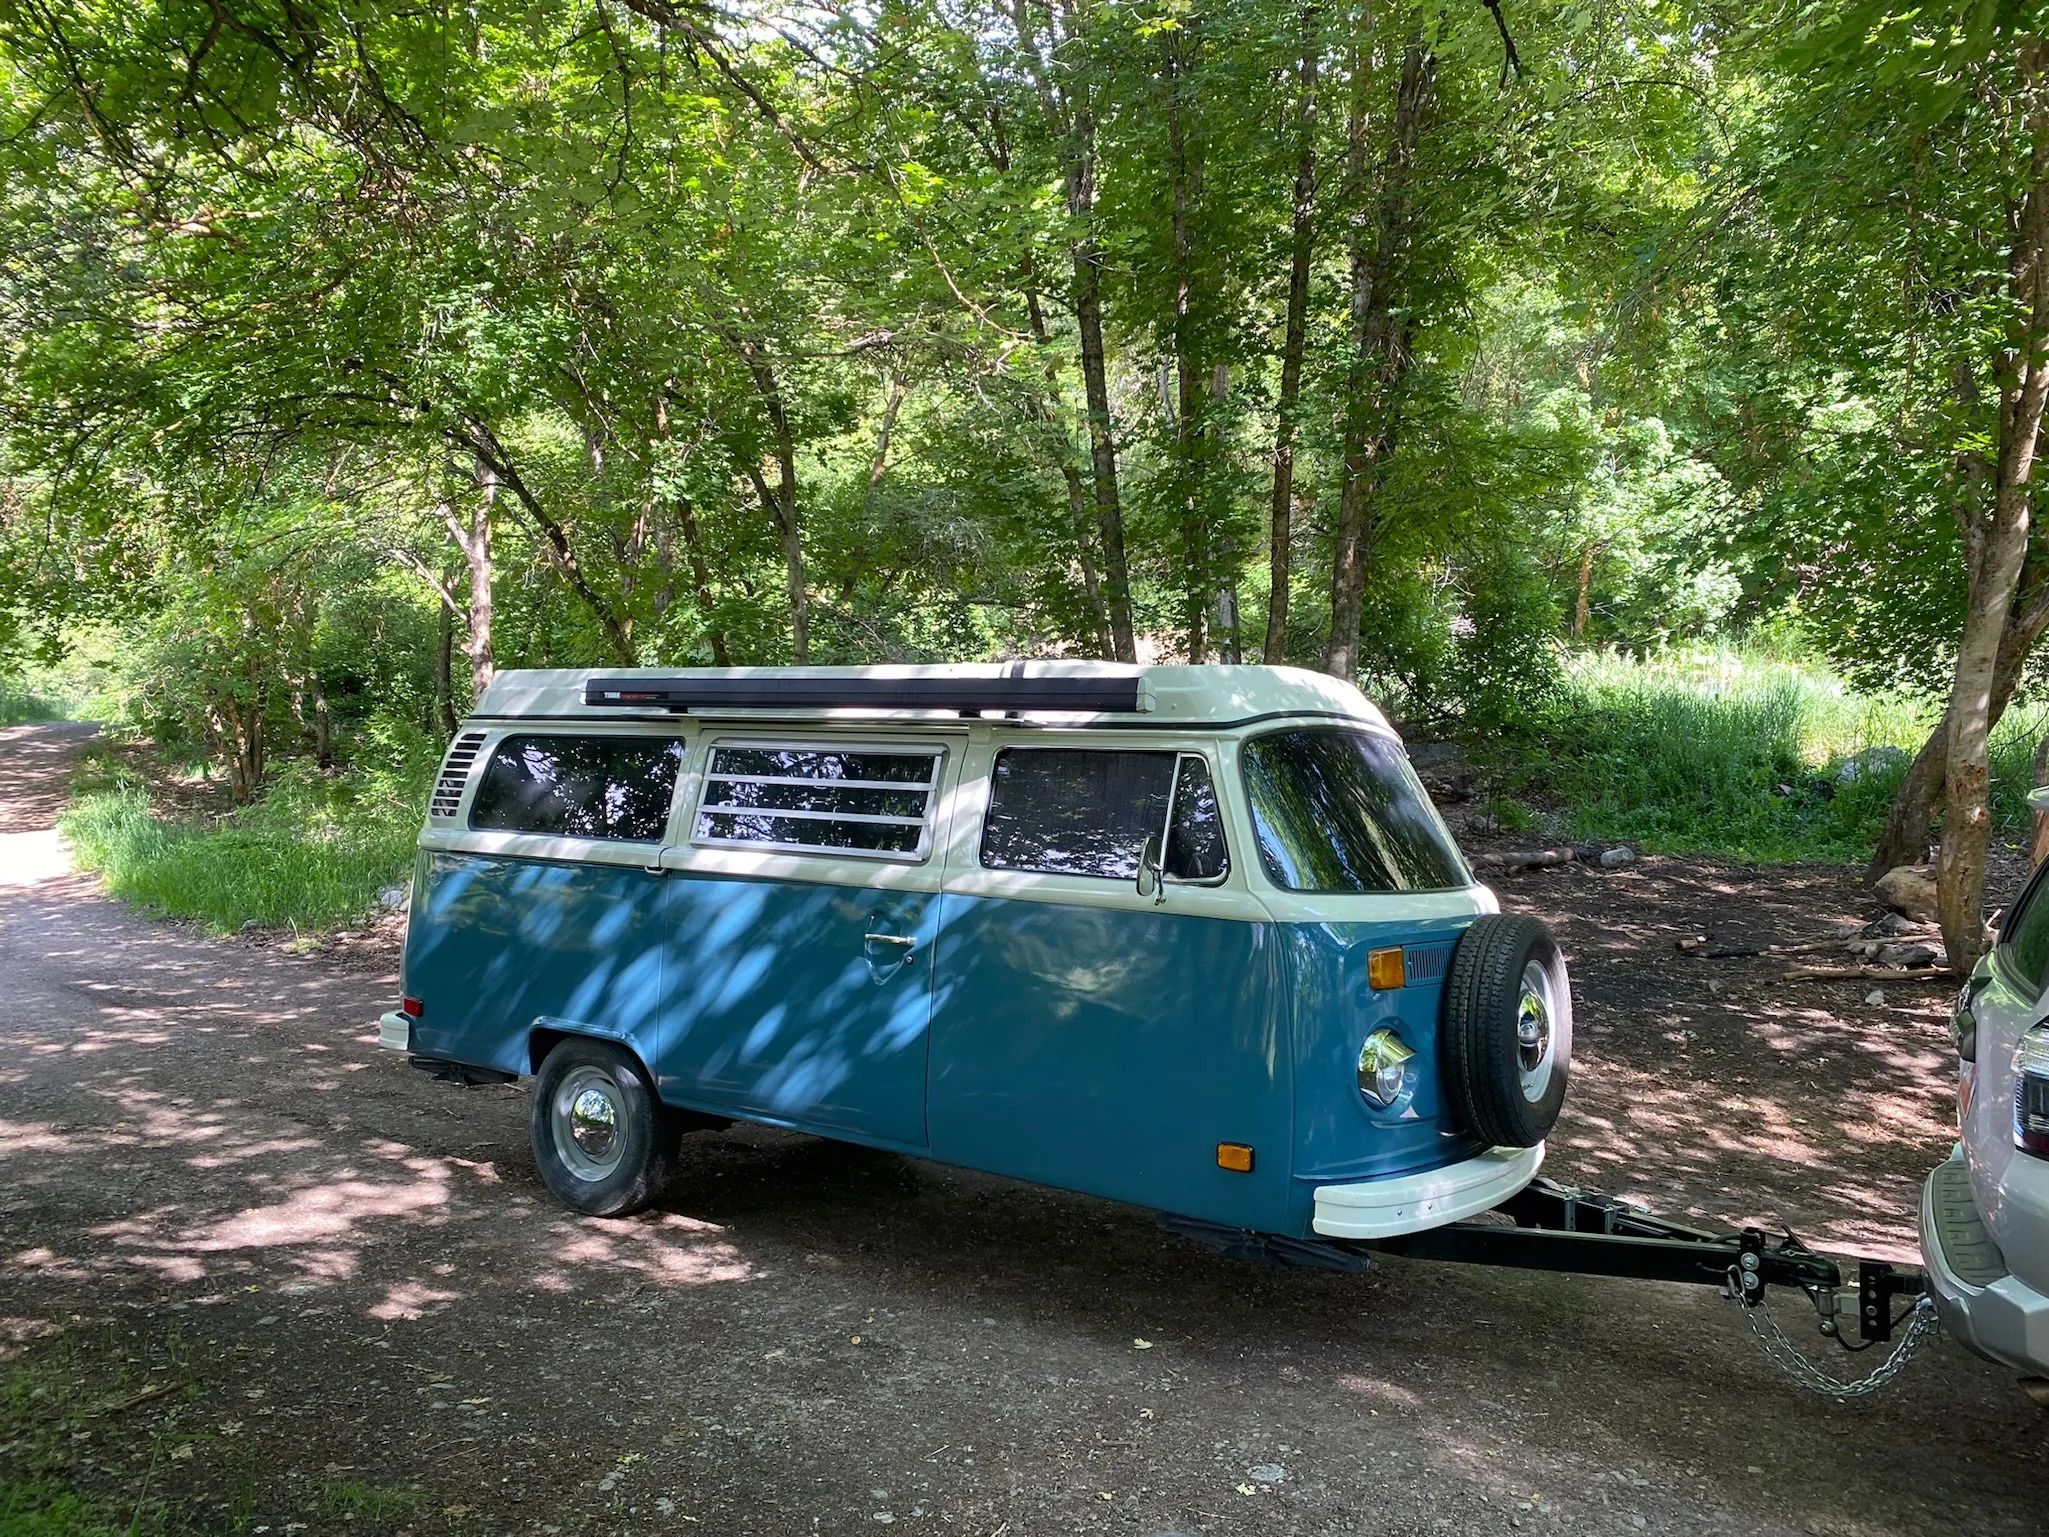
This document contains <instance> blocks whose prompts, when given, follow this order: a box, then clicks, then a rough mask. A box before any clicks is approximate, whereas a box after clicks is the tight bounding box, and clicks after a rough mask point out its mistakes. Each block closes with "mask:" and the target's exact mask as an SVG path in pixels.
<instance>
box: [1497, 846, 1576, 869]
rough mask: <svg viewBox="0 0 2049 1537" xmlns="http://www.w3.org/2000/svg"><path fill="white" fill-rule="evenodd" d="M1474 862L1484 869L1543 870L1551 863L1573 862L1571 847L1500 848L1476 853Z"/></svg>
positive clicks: (1564, 863) (1565, 863) (1566, 863)
mask: <svg viewBox="0 0 2049 1537" xmlns="http://www.w3.org/2000/svg"><path fill="white" fill-rule="evenodd" d="M1473 863H1474V865H1476V866H1477V867H1478V868H1480V869H1482V870H1502V871H1507V872H1511V873H1512V872H1514V871H1516V870H1541V869H1545V868H1547V867H1548V866H1551V865H1569V864H1571V863H1572V850H1571V849H1499V850H1493V851H1490V852H1488V853H1485V854H1475V855H1474V856H1473Z"/></svg>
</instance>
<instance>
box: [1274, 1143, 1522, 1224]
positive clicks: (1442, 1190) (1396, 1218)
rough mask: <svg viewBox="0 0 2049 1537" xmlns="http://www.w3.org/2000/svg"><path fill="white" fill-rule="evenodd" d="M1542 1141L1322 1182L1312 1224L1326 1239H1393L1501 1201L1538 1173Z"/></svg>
mask: <svg viewBox="0 0 2049 1537" xmlns="http://www.w3.org/2000/svg"><path fill="white" fill-rule="evenodd" d="M1543 1164H1544V1146H1543V1144H1542V1143H1538V1144H1537V1146H1535V1147H1497V1148H1495V1149H1494V1150H1493V1151H1492V1152H1487V1153H1482V1154H1480V1155H1479V1156H1478V1157H1477V1158H1468V1159H1467V1160H1466V1161H1465V1162H1464V1163H1454V1164H1447V1165H1445V1167H1443V1168H1441V1169H1426V1170H1425V1171H1424V1172H1422V1173H1421V1174H1400V1175H1396V1176H1395V1177H1394V1178H1392V1179H1376V1180H1368V1181H1366V1182H1365V1183H1363V1184H1358V1185H1321V1186H1318V1187H1317V1191H1316V1217H1315V1219H1314V1221H1313V1222H1312V1223H1311V1226H1312V1227H1313V1228H1314V1229H1315V1230H1316V1231H1317V1232H1318V1233H1319V1234H1321V1235H1322V1236H1323V1237H1325V1238H1396V1237H1399V1236H1400V1235H1401V1234H1403V1233H1420V1232H1422V1231H1423V1230H1424V1229H1425V1228H1433V1227H1442V1226H1444V1224H1445V1223H1447V1222H1456V1221H1458V1220H1459V1219H1460V1218H1461V1217H1470V1216H1472V1215H1474V1214H1475V1213H1477V1212H1483V1211H1487V1210H1489V1209H1490V1208H1492V1207H1495V1206H1498V1205H1500V1204H1501V1203H1502V1202H1503V1201H1505V1200H1507V1199H1508V1198H1509V1197H1510V1196H1512V1195H1514V1194H1515V1193H1516V1192H1517V1191H1518V1190H1520V1189H1522V1188H1523V1186H1525V1185H1527V1184H1528V1183H1529V1182H1530V1181H1531V1180H1533V1179H1535V1178H1536V1177H1537V1170H1538V1169H1540V1168H1542V1167H1543Z"/></svg>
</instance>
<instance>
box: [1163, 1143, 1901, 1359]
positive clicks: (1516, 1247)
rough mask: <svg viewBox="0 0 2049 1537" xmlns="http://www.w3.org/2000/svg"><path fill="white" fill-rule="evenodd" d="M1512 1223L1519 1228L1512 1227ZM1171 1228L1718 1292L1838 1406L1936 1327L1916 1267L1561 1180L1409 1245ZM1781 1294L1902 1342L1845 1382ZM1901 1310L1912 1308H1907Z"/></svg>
mask: <svg viewBox="0 0 2049 1537" xmlns="http://www.w3.org/2000/svg"><path fill="white" fill-rule="evenodd" d="M1502 1217H1506V1218H1507V1219H1508V1222H1507V1223H1503V1222H1501V1221H1500V1220H1499V1219H1500V1218H1502ZM1167 1225H1168V1226H1169V1227H1171V1228H1172V1229H1174V1230H1175V1231H1177V1232H1180V1233H1183V1234H1185V1235H1186V1236H1188V1237H1191V1238H1194V1239H1196V1240H1197V1241H1199V1242H1202V1243H1205V1244H1208V1245H1209V1246H1211V1247H1213V1248H1217V1249H1220V1250H1222V1251H1224V1252H1226V1253H1230V1254H1234V1255H1236V1256H1238V1257H1240V1258H1245V1259H1255V1260H1260V1261H1264V1262H1266V1263H1270V1264H1279V1265H1284V1266H1289V1267H1296V1268H1319V1269H1333V1270H1364V1269H1365V1268H1367V1266H1368V1265H1369V1264H1370V1263H1371V1260H1372V1256H1373V1255H1376V1254H1391V1255H1397V1256H1399V1257H1401V1258H1403V1259H1425V1260H1440V1261H1445V1262H1448V1263H1455V1264H1463V1265H1496V1266H1505V1267H1508V1268H1511V1269H1517V1270H1550V1271H1557V1272H1560V1273H1562V1274H1567V1275H1590V1276H1613V1277H1616V1278H1618V1279H1621V1280H1630V1281H1671V1282H1678V1283H1681V1284H1684V1285H1693V1286H1712V1287H1715V1288H1717V1289H1718V1290H1720V1291H1721V1292H1722V1293H1723V1294H1724V1295H1726V1296H1728V1297H1730V1298H1732V1299H1733V1300H1735V1301H1737V1302H1740V1303H1742V1304H1743V1310H1744V1316H1745V1319H1746V1321H1748V1322H1749V1324H1750V1327H1751V1331H1752V1333H1754V1334H1755V1335H1756V1336H1757V1339H1758V1342H1759V1344H1760V1345H1762V1346H1763V1348H1764V1352H1765V1354H1766V1355H1767V1356H1768V1357H1769V1358H1770V1359H1771V1360H1772V1362H1773V1363H1774V1364H1775V1365H1777V1366H1779V1367H1780V1368H1781V1369H1782V1370H1784V1371H1786V1372H1788V1373H1790V1374H1791V1375H1792V1376H1793V1377H1795V1378H1796V1379H1798V1380H1799V1381H1800V1382H1801V1383H1802V1384H1804V1385H1805V1386H1807V1387H1810V1388H1812V1389H1813V1390H1814V1391H1816V1392H1818V1393H1822V1394H1826V1395H1827V1396H1829V1397H1832V1398H1856V1397H1862V1396H1864V1395H1866V1394H1869V1393H1873V1392H1876V1391H1877V1390H1878V1389H1879V1388H1882V1387H1884V1386H1885V1385H1886V1384H1887V1383H1888V1382H1890V1381H1891V1380H1892V1379H1893V1378H1894V1377H1896V1376H1897V1375H1899V1373H1900V1371H1901V1370H1902V1369H1904V1368H1905V1366H1906V1364H1907V1362H1908V1361H1909V1360H1910V1359H1911V1358H1912V1357H1913V1355H1914V1353H1915V1351H1916V1350H1917V1349H1919V1347H1920V1345H1921V1343H1922V1342H1923V1341H1924V1340H1925V1339H1927V1338H1928V1337H1929V1336H1930V1335H1932V1334H1933V1333H1934V1332H1935V1327H1936V1320H1935V1309H1934V1304H1933V1299H1931V1298H1930V1297H1928V1296H1927V1294H1926V1278H1925V1277H1924V1275H1923V1274H1922V1272H1921V1271H1919V1270H1917V1269H1915V1268H1914V1267H1913V1266H1911V1265H1898V1264H1894V1263H1893V1262H1892V1261H1890V1260H1879V1259H1857V1260H1854V1261H1847V1260H1846V1261H1840V1262H1839V1261H1837V1260H1835V1259H1832V1258H1831V1257H1829V1256H1828V1255H1826V1254H1818V1253H1816V1252H1815V1251H1814V1250H1812V1249H1810V1248H1808V1247H1807V1245H1806V1244H1804V1243H1802V1242H1801V1241H1800V1240H1799V1239H1798V1238H1797V1237H1795V1236H1794V1235H1793V1234H1792V1233H1778V1234H1770V1233H1767V1232H1765V1231H1764V1229H1762V1228H1756V1227H1748V1228H1745V1229H1743V1230H1742V1231H1741V1232H1740V1233H1729V1232H1717V1231H1714V1230H1712V1229H1709V1228H1698V1227H1690V1226H1688V1225H1687V1224H1685V1223H1683V1222H1673V1221H1670V1220H1668V1219H1666V1218H1663V1217H1657V1216H1653V1215H1651V1214H1650V1213H1649V1212H1647V1211H1645V1210H1643V1209H1642V1208H1641V1207H1639V1206H1636V1205H1633V1204H1632V1203H1630V1202H1628V1201H1624V1200H1622V1199H1620V1198H1619V1197H1616V1196H1611V1195H1600V1194H1596V1193H1594V1192H1592V1191H1586V1190H1574V1189H1571V1188H1569V1187H1567V1186H1565V1185H1561V1184H1558V1183H1557V1182H1556V1181H1554V1180H1549V1179H1537V1180H1534V1181H1532V1182H1531V1183H1530V1184H1529V1185H1528V1186H1527V1187H1525V1188H1524V1189H1523V1190H1522V1191H1521V1192H1519V1193H1518V1194H1516V1195H1514V1196H1511V1197H1510V1198H1509V1199H1508V1200H1506V1201H1504V1202H1502V1203H1501V1204H1500V1205H1499V1206H1497V1207H1495V1208H1494V1210H1493V1211H1492V1212H1490V1213H1488V1214H1487V1216H1485V1217H1480V1218H1474V1219H1472V1220H1469V1221H1465V1222H1453V1223H1448V1224H1446V1225H1445V1226H1443V1227H1436V1228H1429V1229H1426V1230H1424V1231H1423V1232H1420V1233H1408V1234H1404V1235H1403V1236H1401V1237H1398V1238H1377V1239H1313V1240H1304V1239H1280V1238H1274V1237H1270V1236H1268V1235H1263V1234H1258V1233H1244V1232H1237V1231H1235V1230H1229V1229H1223V1228H1215V1227H1211V1226H1210V1225H1208V1224H1204V1223H1192V1222H1187V1221H1181V1220H1175V1219H1168V1221H1167ZM1846 1263H1854V1265H1855V1272H1854V1277H1855V1279H1854V1283H1849V1284H1846V1282H1845V1278H1844V1271H1843V1266H1844V1264H1846ZM1774 1286H1790V1287H1798V1288H1799V1289H1800V1290H1801V1291H1802V1292H1803V1293H1805V1295H1806V1297H1807V1300H1808V1301H1809V1302H1810V1303H1811V1304H1812V1305H1813V1307H1814V1311H1815V1313H1816V1315H1817V1316H1818V1318H1819V1320H1820V1329H1821V1333H1822V1334H1823V1335H1825V1336H1827V1337H1828V1338H1830V1339H1833V1340H1835V1341H1836V1343H1837V1344H1839V1345H1841V1346H1842V1347H1843V1348H1844V1349H1845V1350H1847V1351H1852V1352H1855V1351H1862V1350H1866V1349H1869V1348H1870V1347H1871V1346H1873V1345H1876V1344H1880V1343H1882V1342H1885V1341H1889V1340H1891V1339H1893V1337H1894V1335H1895V1334H1896V1333H1898V1334H1899V1335H1900V1337H1899V1342H1898V1344H1897V1345H1895V1346H1894V1348H1893V1349H1892V1351H1891V1352H1890V1353H1889V1354H1888V1355H1887V1357H1886V1359H1885V1361H1884V1362H1883V1363H1882V1364H1881V1365H1880V1366H1879V1367H1878V1368H1877V1370H1875V1371H1873V1372H1872V1373H1870V1374H1869V1375H1868V1376H1866V1377H1863V1378H1859V1379H1855V1380H1850V1381H1845V1380H1842V1379H1839V1378H1836V1377H1834V1376H1832V1375H1830V1374H1829V1373H1827V1372H1825V1371H1823V1370H1822V1369H1821V1368H1819V1367H1817V1366H1816V1365H1815V1364H1814V1363H1813V1362H1812V1361H1810V1360H1808V1359H1807V1357H1806V1356H1804V1355H1801V1354H1800V1353H1799V1352H1797V1351H1796V1350H1795V1349H1794V1348H1793V1346H1792V1342H1791V1341H1790V1340H1788V1339H1787V1337H1786V1335H1785V1333H1784V1331H1782V1330H1781V1329H1780V1328H1779V1326H1778V1323H1777V1321H1776V1320H1775V1319H1773V1318H1772V1317H1771V1316H1770V1314H1769V1312H1768V1311H1767V1310H1766V1308H1765V1306H1764V1304H1765V1299H1766V1294H1767V1291H1768V1290H1769V1288H1771V1287H1774ZM1853 1290H1854V1297H1855V1300H1854V1302H1853V1301H1852V1300H1851V1296H1852V1292H1853ZM1901 1302H1904V1306H1898V1307H1896V1304H1898V1303H1901ZM1846 1314H1847V1315H1849V1317H1848V1322H1847V1323H1845V1321H1844V1315H1846ZM1902 1326H1904V1332H1903V1333H1902V1332H1900V1331H1901V1330H1902Z"/></svg>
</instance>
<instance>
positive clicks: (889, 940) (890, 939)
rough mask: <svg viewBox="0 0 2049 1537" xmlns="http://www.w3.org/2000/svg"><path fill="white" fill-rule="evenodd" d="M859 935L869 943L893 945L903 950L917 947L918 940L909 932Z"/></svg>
mask: <svg viewBox="0 0 2049 1537" xmlns="http://www.w3.org/2000/svg"><path fill="white" fill-rule="evenodd" d="M861 937H862V938H863V939H865V940H867V941H868V943H869V944H871V945H895V946H896V947H897V948H898V949H899V950H904V951H910V950H915V949H916V948H917V947H918V941H917V940H916V939H915V938H913V937H912V936H911V935H909V934H863V935H862V936H861Z"/></svg>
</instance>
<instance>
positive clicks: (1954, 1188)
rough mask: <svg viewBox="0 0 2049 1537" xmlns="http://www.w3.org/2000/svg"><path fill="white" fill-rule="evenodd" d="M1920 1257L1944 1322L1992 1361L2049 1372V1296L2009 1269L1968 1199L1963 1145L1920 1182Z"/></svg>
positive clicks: (2027, 1371) (2029, 1372)
mask: <svg viewBox="0 0 2049 1537" xmlns="http://www.w3.org/2000/svg"><path fill="white" fill-rule="evenodd" d="M1921 1257H1922V1258H1923V1260H1925V1261H1926V1262H1927V1266H1928V1291H1929V1295H1930V1296H1932V1297H1933V1298H1934V1299H1935V1310H1936V1312H1937V1313H1939V1314H1940V1315H1941V1317H1942V1323H1943V1327H1944V1328H1946V1329H1948V1330H1949V1332H1950V1333H1951V1334H1953V1335H1955V1336H1956V1337H1957V1339H1958V1340H1959V1341H1961V1342H1962V1343H1963V1344H1964V1345H1965V1346H1966V1347H1968V1348H1969V1349H1971V1350H1974V1351H1976V1352H1977V1353H1978V1354H1979V1355H1981V1356H1984V1357H1985V1358H1986V1359H1987V1360H1989V1361H1997V1362H1998V1363H2000V1364H2001V1365H2002V1366H2009V1367H2012V1368H2013V1369H2014V1370H2015V1371H2017V1372H2020V1373H2021V1374H2023V1375H2024V1376H2043V1375H2049V1296H2044V1295H2043V1294H2042V1293H2041V1292H2038V1291H2036V1290H2035V1289H2034V1288H2033V1287H2031V1286H2029V1285H2027V1284H2026V1283H2024V1282H2022V1281H2021V1280H2019V1279H2018V1278H2017V1277H2015V1276H2014V1275H2013V1274H2011V1273H2010V1272H2009V1271H2008V1270H2007V1268H2006V1261H2005V1258H2004V1257H2003V1256H2002V1255H2001V1254H2000V1252H1999V1249H1998V1246H1997V1245H1996V1244H1994V1243H1993V1241H1992V1238H1991V1235H1990V1234H1989V1233H1987V1232H1986V1230H1985V1224H1984V1222H1983V1221H1982V1220H1981V1219H1980V1217H1979V1215H1978V1210H1977V1207H1976V1206H1975V1205H1974V1204H1973V1202H1972V1200H1971V1181H1970V1175H1969V1173H1968V1172H1967V1170H1966V1169H1965V1166H1964V1155H1963V1149H1962V1148H1958V1149H1957V1150H1956V1151H1955V1152H1953V1153H1951V1154H1950V1156H1949V1161H1948V1162H1947V1163H1944V1164H1939V1165H1937V1166H1936V1169H1935V1171H1934V1172H1933V1173H1932V1174H1930V1175H1929V1176H1928V1182H1927V1183H1926V1184H1925V1185H1923V1186H1922V1187H1921Z"/></svg>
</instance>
